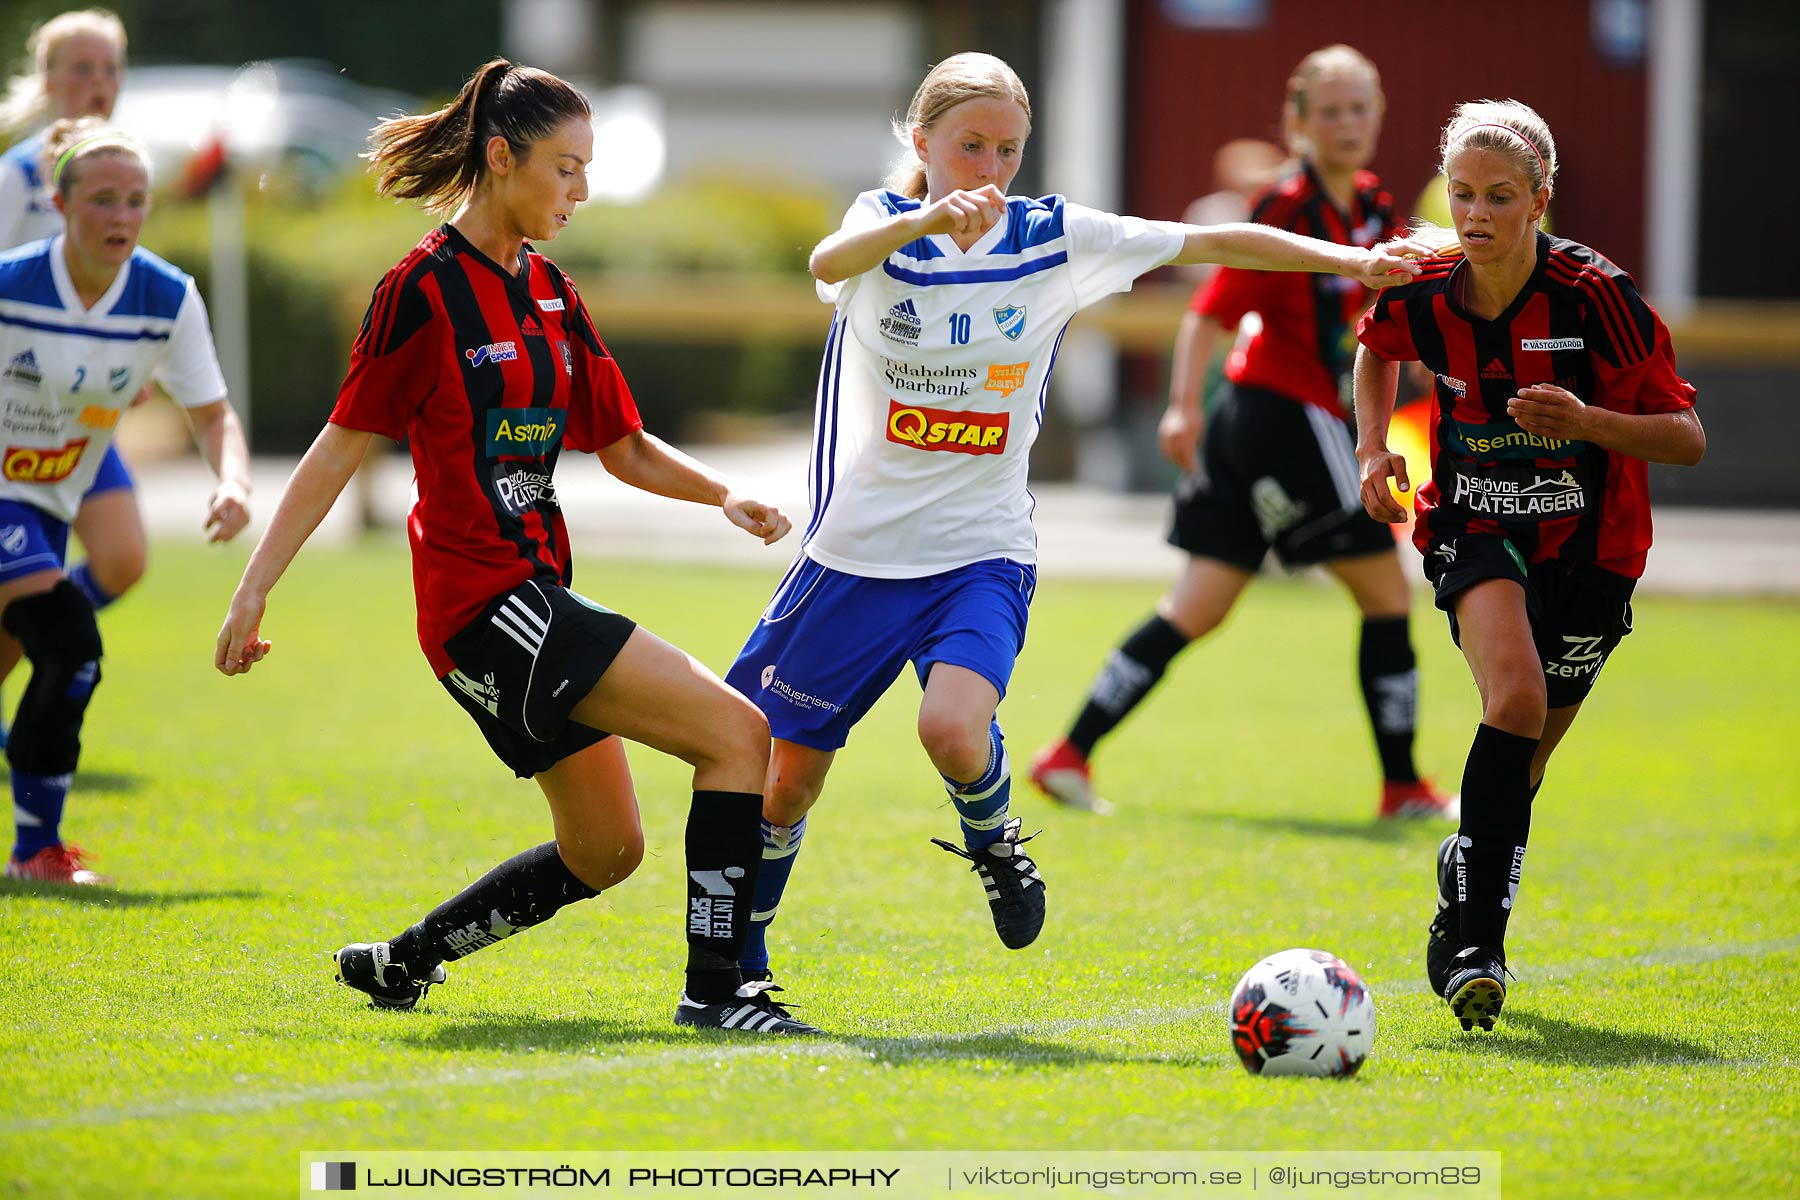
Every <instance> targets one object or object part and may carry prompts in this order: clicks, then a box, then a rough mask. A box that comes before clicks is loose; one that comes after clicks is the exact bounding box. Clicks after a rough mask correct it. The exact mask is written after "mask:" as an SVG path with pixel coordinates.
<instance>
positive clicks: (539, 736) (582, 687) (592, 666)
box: [440, 579, 637, 779]
mask: <svg viewBox="0 0 1800 1200" xmlns="http://www.w3.org/2000/svg"><path fill="white" fill-rule="evenodd" d="M636 628H637V624H636V622H634V621H632V620H631V619H630V618H629V617H623V616H620V615H619V614H618V613H616V612H613V611H612V610H611V609H609V608H605V607H602V606H601V605H598V604H595V603H594V602H593V601H592V600H589V599H587V598H586V597H584V596H581V595H578V594H576V593H575V592H571V591H570V590H568V589H567V588H565V587H560V586H558V585H557V584H554V583H548V582H545V581H543V580H538V579H528V580H526V581H525V582H524V583H522V584H520V585H519V586H518V587H516V588H513V589H512V590H511V591H509V592H506V593H504V594H502V595H500V596H498V597H496V598H495V599H494V601H493V602H492V603H490V604H489V605H488V606H487V607H486V608H484V609H482V611H481V615H480V616H478V617H476V618H475V619H474V620H473V621H471V622H469V624H468V625H466V626H465V627H464V628H463V629H462V630H461V631H459V632H458V633H457V634H456V635H455V636H454V637H452V638H450V640H449V641H447V642H445V643H444V652H445V653H446V654H448V655H449V656H450V661H451V662H453V663H454V664H455V667H454V668H453V669H452V670H451V671H450V673H449V674H448V675H445V676H444V677H443V679H442V680H441V681H440V682H441V683H443V685H444V689H445V690H446V691H448V692H449V693H450V695H451V696H452V697H454V698H455V700H456V702H457V703H458V704H460V705H462V707H463V710H464V711H465V712H467V713H468V714H469V716H471V717H472V718H474V720H475V724H477V725H479V726H480V727H481V733H482V736H483V737H485V738H487V740H488V745H489V746H491V747H493V750H494V753H495V754H496V755H498V756H499V758H500V761H501V762H503V763H505V764H506V765H507V766H509V767H511V768H512V769H513V773H514V774H516V775H518V776H519V777H520V778H521V779H529V778H531V777H532V776H533V775H536V774H538V773H539V772H540V771H545V770H548V769H549V768H550V767H552V766H554V765H556V764H557V763H558V762H561V761H562V760H563V759H565V758H567V757H568V756H569V755H571V754H573V753H575V752H576V751H577V750H584V749H586V748H587V747H589V746H591V745H593V744H594V743H595V742H598V741H599V740H600V739H602V738H604V737H606V736H607V734H606V732H605V731H604V730H599V729H591V728H589V727H588V726H586V725H583V724H580V723H579V722H577V721H573V720H571V719H570V717H569V714H570V712H571V711H572V710H573V709H574V707H575V705H576V704H578V703H580V702H581V700H582V699H583V698H584V697H585V696H586V695H587V694H588V693H589V692H590V691H592V690H593V687H594V684H595V683H597V682H599V679H600V676H601V675H603V674H605V673H606V669H607V668H608V667H609V666H611V665H612V661H613V659H614V658H616V657H617V656H618V653H619V651H620V650H622V649H623V648H624V646H625V642H626V639H628V638H630V637H631V631H632V630H634V629H636Z"/></svg>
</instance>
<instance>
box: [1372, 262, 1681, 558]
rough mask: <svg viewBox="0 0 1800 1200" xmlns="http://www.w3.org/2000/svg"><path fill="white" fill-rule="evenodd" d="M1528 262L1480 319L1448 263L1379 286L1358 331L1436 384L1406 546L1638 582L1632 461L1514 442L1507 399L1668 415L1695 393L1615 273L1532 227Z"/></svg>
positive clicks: (1641, 466) (1659, 328)
mask: <svg viewBox="0 0 1800 1200" xmlns="http://www.w3.org/2000/svg"><path fill="white" fill-rule="evenodd" d="M1537 253H1538V261H1537V268H1536V269H1535V270H1534V271H1533V272H1532V275H1531V278H1530V279H1529V280H1528V281H1527V282H1526V284H1525V286H1524V287H1523V288H1522V289H1521V290H1520V291H1519V294H1518V296H1517V298H1515V299H1514V300H1513V302H1512V304H1511V305H1509V306H1508V307H1507V309H1506V311H1505V312H1503V313H1501V314H1500V315H1499V316H1498V317H1495V318H1494V319H1493V320H1491V321H1484V320H1481V319H1479V318H1476V317H1472V316H1470V315H1469V314H1468V313H1467V312H1466V311H1465V310H1464V309H1463V307H1462V305H1461V304H1460V303H1459V302H1458V299H1457V297H1458V296H1460V295H1461V294H1462V293H1461V286H1462V285H1461V277H1462V275H1463V273H1464V272H1466V271H1467V270H1468V265H1467V264H1466V263H1465V262H1464V261H1463V260H1462V259H1461V258H1460V257H1455V256H1451V257H1444V258H1432V259H1425V260H1423V262H1422V264H1421V265H1422V266H1423V268H1424V271H1423V273H1422V274H1420V275H1418V276H1417V277H1416V278H1414V279H1413V280H1412V281H1411V282H1410V283H1407V284H1404V285H1402V286H1399V287H1392V288H1388V289H1386V290H1385V291H1383V292H1382V293H1381V294H1380V295H1379V296H1378V297H1376V300H1375V304H1374V307H1372V308H1371V309H1370V310H1369V312H1368V313H1367V314H1366V315H1365V316H1364V317H1363V319H1362V323H1361V324H1360V325H1359V326H1358V328H1357V331H1356V333H1357V337H1358V338H1359V339H1360V340H1361V341H1362V344H1363V345H1365V346H1367V347H1368V348H1369V350H1370V351H1371V352H1372V353H1374V354H1376V355H1377V356H1379V357H1381V358H1384V359H1387V360H1389V361H1405V362H1410V361H1415V360H1416V361H1418V362H1422V363H1424V364H1425V365H1426V366H1427V367H1429V368H1430V369H1431V371H1432V372H1433V373H1435V375H1436V376H1437V380H1436V387H1435V388H1434V389H1433V401H1432V402H1433V410H1432V420H1431V463H1432V466H1431V482H1429V483H1427V484H1426V485H1425V486H1424V487H1422V488H1419V489H1418V493H1417V499H1416V500H1415V502H1414V503H1415V506H1416V510H1417V513H1418V523H1417V524H1416V526H1415V527H1414V531H1413V538H1414V541H1415V542H1416V543H1417V544H1418V546H1419V548H1420V549H1421V550H1424V549H1426V548H1427V546H1428V545H1429V544H1430V543H1431V542H1432V541H1433V540H1437V541H1439V542H1442V541H1443V540H1445V539H1448V538H1453V537H1456V536H1457V535H1458V534H1459V533H1465V532H1467V533H1499V534H1502V535H1504V536H1505V537H1506V538H1507V540H1508V541H1510V542H1512V543H1513V545H1514V546H1515V547H1516V548H1517V549H1518V550H1519V552H1520V553H1521V554H1523V555H1524V556H1525V558H1526V560H1527V561H1528V562H1544V561H1547V560H1550V559H1567V560H1575V561H1582V562H1591V563H1594V564H1595V565H1596V566H1599V567H1602V568H1604V569H1606V570H1608V571H1613V572H1615V573H1617V574H1619V575H1623V576H1626V577H1627V578H1630V579H1636V578H1637V577H1639V576H1640V575H1642V574H1643V573H1644V559H1645V556H1646V554H1647V553H1648V552H1649V549H1650V492H1649V484H1648V472H1647V470H1646V464H1645V463H1644V461H1643V460H1642V459H1638V458H1632V457H1630V456H1628V455H1624V454H1619V453H1616V452H1614V451H1611V450H1607V449H1605V448H1604V447H1601V446H1596V445H1593V444H1592V443H1589V442H1581V441H1570V440H1564V439H1547V438H1543V437H1539V436H1537V435H1535V434H1530V433H1527V432H1525V431H1524V430H1523V429H1520V428H1519V426H1518V424H1517V422H1515V421H1514V420H1513V419H1512V418H1511V417H1510V416H1508V415H1507V412H1506V404H1507V401H1508V400H1510V399H1512V398H1513V397H1514V396H1515V395H1517V394H1518V391H1519V389H1520V388H1522V387H1527V386H1529V385H1531V384H1538V383H1549V384H1555V385H1556V386H1558V387H1561V388H1564V389H1566V390H1567V391H1570V392H1573V393H1575V395H1576V396H1578V397H1580V398H1581V400H1582V401H1583V402H1584V403H1586V404H1590V405H1598V406H1600V407H1602V408H1607V409H1610V410H1612V411H1614V412H1620V413H1666V412H1676V411H1678V410H1680V409H1684V408H1690V407H1692V406H1693V402H1694V388H1693V386H1692V385H1691V384H1689V383H1688V382H1687V380H1685V379H1683V378H1681V376H1680V375H1678V374H1676V372H1675V350H1674V347H1673V346H1672V345H1671V344H1670V342H1669V331H1668V329H1667V328H1666V327H1665V326H1664V325H1663V323H1662V318H1660V317H1658V316H1657V315H1656V312H1655V310H1654V309H1652V308H1651V307H1650V306H1649V305H1648V304H1646V303H1645V302H1644V298H1643V297H1642V296H1641V295H1639V294H1638V289H1637V284H1636V283H1635V282H1633V280H1632V278H1631V276H1630V275H1629V274H1627V273H1626V272H1625V271H1623V270H1621V269H1620V268H1618V267H1616V266H1614V265H1613V264H1612V263H1610V262H1608V261H1607V260H1606V259H1605V258H1603V257H1602V256H1601V255H1599V254H1598V253H1596V252H1595V251H1593V250H1590V249H1589V248H1588V247H1586V246H1583V245H1581V244H1579V243H1577V242H1571V241H1567V240H1565V239H1563V238H1553V237H1551V236H1550V235H1549V234H1546V233H1539V234H1538V235H1537Z"/></svg>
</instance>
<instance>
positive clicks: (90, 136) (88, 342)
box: [0, 118, 250, 884]
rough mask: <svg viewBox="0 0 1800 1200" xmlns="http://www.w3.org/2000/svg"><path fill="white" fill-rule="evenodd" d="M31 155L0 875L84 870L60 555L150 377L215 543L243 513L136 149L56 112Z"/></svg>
mask: <svg viewBox="0 0 1800 1200" xmlns="http://www.w3.org/2000/svg"><path fill="white" fill-rule="evenodd" d="M43 169H44V175H45V178H46V179H47V180H48V181H49V183H50V188H51V194H52V198H53V202H54V204H55V206H56V209H57V211H58V213H59V214H60V215H61V216H62V217H63V218H64V222H65V228H66V232H65V233H63V234H60V235H58V236H56V237H54V238H51V239H49V240H48V241H42V242H33V243H31V244H30V245H29V246H25V247H22V248H20V249H18V250H15V251H13V252H12V253H10V254H5V255H0V448H3V449H0V630H3V631H4V635H3V636H0V651H7V652H10V654H11V655H12V656H14V657H15V658H16V657H17V656H18V655H19V654H20V653H21V652H22V653H23V655H24V657H26V658H28V659H30V660H31V680H30V682H29V683H27V684H26V686H25V691H24V695H23V696H22V697H21V698H20V701H19V707H18V712H17V714H16V715H15V717H14V720H13V726H12V736H11V738H10V739H9V741H8V744H7V747H6V755H7V758H8V760H9V761H10V763H11V764H12V791H13V814H14V822H15V827H16V828H15V839H14V843H13V848H12V853H11V855H10V857H9V858H8V861H7V864H6V876H7V878H9V879H34V880H39V881H43V882H50V883H73V884H83V883H100V882H104V881H103V880H102V879H101V878H100V877H99V876H97V875H95V874H94V873H93V872H92V871H89V870H87V869H85V868H84V867H83V866H82V864H81V852H80V851H79V850H78V849H77V848H76V847H73V846H69V845H66V844H65V843H64V842H63V841H62V838H61V833H60V829H59V825H60V822H61V819H62V808H63V799H64V797H65V796H66V794H67V792H68V788H69V780H70V777H71V775H72V774H73V772H74V770H75V765H76V760H77V758H78V757H79V755H80V752H81V741H80V734H81V724H82V719H83V716H84V715H85V713H86V711H87V705H88V700H89V699H90V697H91V696H92V694H93V690H94V685H95V684H96V683H98V682H99V679H100V652H101V651H100V630H99V627H98V626H97V625H96V624H95V622H94V605H93V603H92V601H90V600H89V599H88V597H87V595H86V593H84V592H83V591H82V589H81V588H80V587H78V586H76V584H74V583H73V582H71V581H70V579H69V577H68V575H67V574H66V573H65V571H64V569H63V566H64V556H65V553H66V551H67V548H68V540H69V524H70V522H71V521H73V520H74V519H75V516H76V513H77V512H78V511H79V509H80V507H81V504H82V497H83V495H84V494H85V493H86V492H87V490H88V488H89V486H90V485H91V484H92V483H93V481H94V475H95V473H96V472H97V471H98V470H99V469H100V462H101V459H102V458H103V457H104V456H105V453H106V448H107V446H108V444H109V443H110V442H111V440H112V432H113V428H114V426H115V425H116V424H117V422H118V419H119V414H120V412H121V411H123V409H124V408H125V407H126V406H127V405H129V404H130V403H131V400H132V397H133V396H135V395H137V393H138V391H139V390H140V389H142V387H143V386H144V385H145V384H146V383H148V382H150V381H151V380H152V379H154V380H156V381H157V382H158V383H160V384H162V386H163V388H164V390H166V391H167V392H168V393H169V394H170V395H171V396H173V397H174V398H175V399H176V401H177V402H178V403H180V404H182V405H183V406H184V407H186V408H187V410H188V413H189V415H190V416H191V418H192V420H193V427H194V435H195V438H196V440H197V441H198V443H199V445H200V449H201V452H202V453H204V454H205V456H206V460H207V462H208V463H209V464H210V465H211V466H212V468H213V470H215V471H217V472H218V474H219V478H220V479H221V480H222V481H223V482H221V483H220V485H219V487H218V488H217V489H216V490H215V491H214V492H213V494H212V496H211V498H210V499H209V500H208V501H207V508H206V526H207V527H208V528H209V529H210V530H211V531H212V532H211V538H212V540H213V541H225V540H227V539H229V538H232V537H234V536H236V535H237V533H238V532H239V531H240V530H242V529H243V528H244V525H245V524H246V523H247V522H248V521H249V519H250V514H249V509H248V508H247V507H246V505H247V503H248V500H249V495H250V483H249V459H248V454H247V452H246V450H245V448H244V433H243V430H242V428H240V427H239V425H238V420H237V416H236V415H235V414H234V413H233V412H232V411H231V406H230V404H229V403H227V401H226V399H225V381H224V378H223V377H222V376H221V375H220V373H219V361H218V357H217V355H216V354H215V353H214V352H213V344H212V334H211V333H210V332H209V331H208V329H207V325H206V308H205V306H204V305H203V304H202V303H201V300H200V293H199V292H198V291H196V290H195V289H194V281H193V280H192V279H190V278H189V277H188V276H186V275H184V274H182V273H181V272H180V271H178V270H176V269H175V268H174V267H172V266H170V265H169V264H168V263H166V262H164V261H163V260H162V259H160V258H157V257H156V256H155V255H154V254H151V253H150V252H149V251H147V250H144V249H142V248H140V247H139V246H138V244H137V241H138V233H139V231H140V230H141V229H142V227H143V224H144V216H145V213H146V212H147V211H148V208H149V203H150V168H149V163H148V159H147V158H146V156H145V154H144V151H143V149H142V148H141V147H139V146H138V145H137V144H136V143H135V142H132V141H130V140H129V139H127V138H126V137H125V136H124V135H123V134H120V133H118V132H117V131H115V130H110V129H107V128H105V127H104V126H103V125H102V124H101V122H100V121H98V120H96V119H94V118H88V119H86V120H82V121H59V122H57V123H56V125H55V126H53V127H52V128H51V130H50V137H49V142H48V145H47V148H46V155H45V159H44V163H43Z"/></svg>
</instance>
